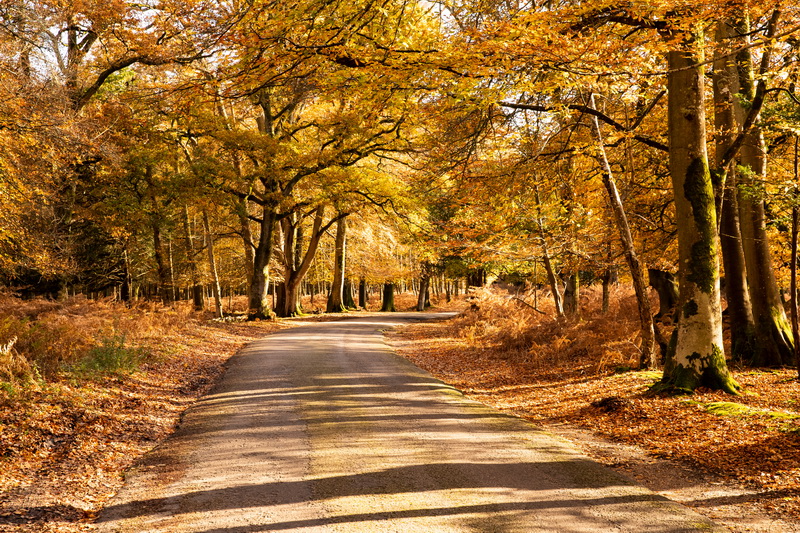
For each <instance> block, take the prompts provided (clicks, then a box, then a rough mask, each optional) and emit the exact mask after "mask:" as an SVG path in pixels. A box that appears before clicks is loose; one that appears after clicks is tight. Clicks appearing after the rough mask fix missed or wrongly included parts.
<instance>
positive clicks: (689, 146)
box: [662, 34, 739, 393]
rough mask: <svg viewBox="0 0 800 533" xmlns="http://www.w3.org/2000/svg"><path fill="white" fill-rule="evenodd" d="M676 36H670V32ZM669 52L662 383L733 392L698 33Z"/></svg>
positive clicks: (687, 388)
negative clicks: (671, 238)
mask: <svg viewBox="0 0 800 533" xmlns="http://www.w3.org/2000/svg"><path fill="white" fill-rule="evenodd" d="M670 37H672V38H674V37H676V36H675V35H670ZM680 37H682V38H683V42H682V43H681V45H680V46H681V48H680V49H678V50H673V51H670V52H669V53H668V68H669V71H668V72H669V73H668V75H667V87H668V91H669V101H668V127H667V129H668V133H669V147H670V150H669V170H670V177H671V179H672V188H673V194H674V199H675V210H676V220H677V229H678V256H679V257H678V259H679V263H678V264H679V269H678V287H679V296H678V309H679V315H680V316H679V321H678V325H677V327H676V342H675V350H674V352H670V353H668V354H667V361H666V364H665V366H664V376H663V380H662V382H663V384H664V386H666V387H669V388H672V389H677V390H688V391H693V390H694V389H696V388H697V387H700V386H705V387H708V388H711V389H722V390H724V391H726V392H729V393H736V392H737V390H738V388H739V386H738V385H737V383H736V382H735V381H734V379H733V377H732V376H731V375H730V373H729V371H728V367H727V365H726V363H725V355H724V353H723V344H722V313H721V308H720V291H719V264H718V236H717V217H716V211H715V205H714V190H713V187H712V184H711V175H710V172H709V167H708V155H707V152H706V130H705V120H706V117H705V115H706V114H705V102H704V78H705V76H704V74H703V67H702V65H701V64H700V63H701V62H702V61H703V56H702V48H701V46H700V43H702V36H700V35H686V34H685V35H682V36H680Z"/></svg>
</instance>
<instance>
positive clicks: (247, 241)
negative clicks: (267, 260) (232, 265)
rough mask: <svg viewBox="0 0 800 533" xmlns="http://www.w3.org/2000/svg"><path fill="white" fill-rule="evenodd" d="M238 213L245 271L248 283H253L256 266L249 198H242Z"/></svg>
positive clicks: (238, 205)
mask: <svg viewBox="0 0 800 533" xmlns="http://www.w3.org/2000/svg"><path fill="white" fill-rule="evenodd" d="M236 214H237V216H238V217H239V231H240V233H241V236H242V244H243V247H244V272H245V275H246V276H247V285H248V286H249V285H251V284H252V283H253V268H254V266H255V252H254V248H255V246H254V245H253V232H252V231H251V230H250V219H249V218H248V216H247V200H240V201H239V203H238V204H237V205H236Z"/></svg>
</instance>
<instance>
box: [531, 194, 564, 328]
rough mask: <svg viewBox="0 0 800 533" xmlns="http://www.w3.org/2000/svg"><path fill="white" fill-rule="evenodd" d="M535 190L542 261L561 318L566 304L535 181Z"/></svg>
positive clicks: (557, 313) (557, 312) (557, 314)
mask: <svg viewBox="0 0 800 533" xmlns="http://www.w3.org/2000/svg"><path fill="white" fill-rule="evenodd" d="M533 192H534V198H535V200H536V212H537V213H536V225H537V226H538V229H539V237H540V238H541V239H542V244H541V246H542V263H544V270H545V272H546V273H547V283H548V284H549V285H550V291H551V292H552V293H553V303H554V304H555V307H556V316H558V317H559V318H560V317H563V316H564V304H563V302H562V300H561V292H560V291H559V284H558V278H557V277H556V273H555V271H554V270H553V263H552V261H551V259H550V252H549V250H548V248H547V234H546V232H545V229H544V219H543V217H542V199H541V197H540V196H539V187H538V185H536V184H535V183H534V186H533Z"/></svg>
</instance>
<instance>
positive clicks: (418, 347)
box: [0, 292, 800, 532]
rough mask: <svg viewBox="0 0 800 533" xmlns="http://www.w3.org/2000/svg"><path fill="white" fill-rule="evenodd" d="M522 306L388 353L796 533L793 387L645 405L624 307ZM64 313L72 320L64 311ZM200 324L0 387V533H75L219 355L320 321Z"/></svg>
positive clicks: (728, 508) (716, 510) (754, 526)
mask: <svg viewBox="0 0 800 533" xmlns="http://www.w3.org/2000/svg"><path fill="white" fill-rule="evenodd" d="M522 299H523V300H525V304H522V303H521V302H520V300H519V299H518V298H516V297H514V296H512V295H502V296H498V295H497V294H490V293H488V292H487V293H484V294H482V295H479V296H478V297H476V299H475V300H473V302H472V304H473V305H471V307H470V308H469V309H468V310H467V311H465V312H463V313H462V314H460V315H459V316H458V317H456V318H455V319H453V320H449V321H446V322H437V323H427V324H419V325H413V326H410V327H406V328H404V329H403V330H400V331H398V332H396V333H391V334H390V339H389V340H390V342H391V343H392V344H393V345H395V347H396V348H397V349H398V351H399V352H400V353H401V355H404V356H405V357H407V358H409V359H411V360H412V361H413V362H414V363H415V364H417V365H418V366H421V367H422V368H425V369H426V370H428V371H429V372H431V373H433V374H434V375H435V376H436V377H438V378H439V379H442V380H443V381H445V382H447V383H449V384H452V385H454V386H455V387H457V388H458V389H460V390H461V391H463V392H464V393H465V394H466V395H467V396H469V397H471V398H474V399H477V400H479V401H482V402H484V403H487V404H489V405H492V406H494V407H497V408H499V409H501V410H503V411H506V412H509V413H512V414H515V415H517V416H521V417H523V418H527V419H529V420H532V421H534V422H536V423H538V424H541V425H543V426H545V427H547V428H548V429H550V430H551V431H553V432H555V433H557V434H560V435H562V436H564V437H565V438H568V439H570V440H573V441H575V442H576V443H577V444H578V445H579V446H581V447H582V448H584V450H585V451H586V452H587V453H588V454H589V455H592V456H594V457H595V458H597V459H598V460H601V461H603V462H605V463H606V464H609V465H611V466H613V467H615V468H619V469H621V470H623V471H625V472H627V473H628V474H630V475H631V476H632V477H634V478H636V479H637V480H639V481H641V482H643V483H644V484H646V485H648V486H650V487H651V488H653V489H654V490H657V491H660V492H662V493H663V494H665V495H666V496H667V497H669V498H671V499H674V500H677V501H681V502H682V503H685V504H687V505H690V506H692V507H694V508H695V509H696V510H698V511H700V512H702V513H703V514H706V515H707V516H709V517H711V518H712V519H714V520H717V521H719V522H720V523H723V524H726V525H728V526H729V527H730V528H731V529H732V530H733V531H800V423H799V422H800V408H799V406H798V402H800V384H798V382H797V381H796V380H795V379H794V378H795V374H794V373H793V372H791V371H788V370H747V369H742V370H737V371H736V378H737V379H738V380H739V382H740V383H741V384H742V385H743V386H744V388H745V393H744V394H743V395H742V396H740V397H735V398H733V397H730V396H726V395H723V394H719V393H713V392H710V391H699V392H698V393H697V394H695V395H694V396H691V397H662V396H649V395H648V394H647V393H646V391H647V388H648V387H649V386H650V385H651V384H652V383H653V382H654V381H655V380H657V379H658V373H654V372H636V371H630V370H629V368H630V366H632V363H633V361H635V359H636V341H637V338H636V324H635V316H636V312H635V307H633V302H632V301H631V300H630V296H629V295H626V294H619V295H615V300H614V304H613V305H612V309H615V308H617V309H615V310H614V311H612V312H611V313H608V314H605V315H602V316H601V315H600V314H599V312H598V311H597V310H596V307H597V305H596V304H597V302H596V301H595V300H596V297H595V296H592V295H591V294H590V295H588V296H587V297H586V299H587V300H586V301H585V302H584V308H585V311H584V315H583V319H581V320H573V321H556V320H554V319H551V318H549V316H548V315H545V314H542V313H540V312H539V311H534V310H533V309H532V308H533V307H536V308H537V309H540V310H541V309H544V310H545V311H546V310H547V307H546V302H545V301H544V298H543V297H542V296H539V297H538V298H537V297H534V298H533V299H531V295H527V296H524V295H523V296H522ZM412 303H413V302H412V296H411V295H401V296H399V297H398V301H397V304H398V308H399V309H408V308H410V307H411V306H412ZM461 308H462V309H463V304H461ZM59 312H61V313H65V312H66V311H64V310H61V311H59ZM159 313H160V314H162V315H163V314H170V313H173V312H172V311H168V310H160V311H158V312H157V313H156V314H159ZM68 314H69V315H70V317H71V318H70V320H71V321H72V322H73V323H74V322H76V321H77V320H78V319H76V318H75V315H76V314H77V311H75V309H72V308H70V310H69V313H68ZM173 314H175V313H173ZM208 318H209V317H208V316H207V315H197V316H195V315H191V314H186V313H184V314H181V313H177V314H176V316H174V317H171V318H169V319H168V320H167V322H169V324H170V327H168V328H166V329H165V328H160V329H158V328H156V329H157V331H155V332H154V333H153V334H152V335H151V337H153V340H152V341H151V342H152V346H151V351H152V354H153V355H152V357H150V358H148V359H147V360H146V361H145V363H144V364H142V365H141V366H140V367H139V368H138V369H137V370H135V371H132V372H120V373H97V374H93V375H92V374H90V375H82V376H78V377H76V376H75V375H70V374H65V375H63V376H60V377H58V378H56V379H50V380H48V381H46V382H45V381H44V380H40V381H38V382H37V383H38V384H37V385H35V386H28V387H27V388H24V389H20V390H15V391H14V390H10V389H8V388H5V389H4V388H0V532H7V531H23V532H56V531H57V532H76V531H91V530H92V528H93V526H92V524H91V522H92V521H93V520H94V517H95V516H96V514H97V512H98V511H99V510H100V509H102V507H103V505H104V504H105V503H106V502H107V501H108V500H109V498H110V497H111V496H112V495H113V494H114V493H115V492H116V491H117V490H118V488H119V487H120V486H121V484H122V483H123V481H124V479H123V473H124V471H125V469H126V468H128V467H129V466H130V465H131V464H133V462H134V461H135V460H136V459H137V458H138V457H140V456H141V455H142V454H144V453H146V452H147V451H148V450H150V449H152V448H153V447H155V446H157V445H158V443H159V442H161V441H162V440H163V439H164V438H165V437H166V436H167V435H169V434H170V433H171V432H172V431H173V430H174V428H175V427H176V425H177V424H178V422H179V420H180V415H181V413H182V412H183V411H184V410H185V409H186V408H187V407H188V406H189V405H191V404H192V403H193V402H194V401H195V400H196V399H197V398H198V397H199V396H201V395H202V394H203V393H204V392H206V391H207V390H209V388H210V387H211V386H212V385H213V383H214V382H215V381H216V380H217V379H218V377H219V376H221V374H222V372H223V371H224V364H225V361H226V360H227V359H228V358H229V357H230V356H231V355H233V354H234V353H236V352H237V351H238V350H239V349H240V348H241V347H242V346H244V345H245V344H247V343H249V342H251V341H253V340H255V339H257V338H260V337H262V336H264V335H266V334H268V333H270V332H272V331H276V330H277V329H280V328H284V327H292V325H293V324H297V323H302V322H306V321H309V320H329V319H333V318H335V317H330V316H322V315H320V316H314V315H312V316H308V317H302V318H301V319H300V320H295V321H293V320H286V321H280V322H256V323H242V322H216V321H210V320H208ZM148 320H151V321H156V320H163V317H162V318H160V319H159V318H152V317H151V318H148ZM139 322H140V323H141V322H142V321H141V320H140V321H139Z"/></svg>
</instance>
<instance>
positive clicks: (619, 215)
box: [589, 94, 658, 368]
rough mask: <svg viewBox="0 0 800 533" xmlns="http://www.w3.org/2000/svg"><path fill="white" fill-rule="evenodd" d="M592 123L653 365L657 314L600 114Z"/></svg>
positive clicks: (643, 360)
mask: <svg viewBox="0 0 800 533" xmlns="http://www.w3.org/2000/svg"><path fill="white" fill-rule="evenodd" d="M589 106H590V107H591V108H592V109H595V102H594V95H593V94H590V95H589ZM592 122H593V124H594V130H595V134H596V135H597V146H598V153H599V154H600V160H601V162H602V165H603V185H605V188H606V191H607V192H608V198H609V200H610V201H611V209H612V211H613V212H614V219H615V221H616V223H617V230H618V231H619V236H620V240H621V241H622V249H623V250H624V251H625V258H626V259H627V260H628V267H629V268H630V271H631V279H632V280H633V289H634V292H635V293H636V304H637V309H638V311H639V329H640V332H641V335H642V343H641V345H640V347H639V349H640V350H641V355H640V357H639V366H640V367H641V368H652V367H655V366H656V365H657V364H658V360H657V358H656V350H655V331H654V330H653V317H652V316H651V314H650V298H649V296H648V294H647V286H646V285H645V282H644V275H643V274H642V265H641V263H640V262H639V256H638V254H637V253H636V247H635V245H634V242H633V235H632V234H631V227H630V224H629V223H628V216H627V215H626V214H625V207H624V206H623V205H622V198H621V197H620V195H619V190H618V189H617V184H616V181H615V180H614V174H613V172H612V170H611V164H610V163H609V162H608V157H607V155H606V149H605V143H604V141H603V133H602V131H601V130H600V122H598V120H597V117H596V116H593V117H592ZM609 277H610V276H609Z"/></svg>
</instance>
